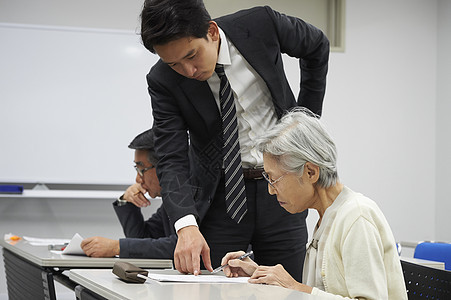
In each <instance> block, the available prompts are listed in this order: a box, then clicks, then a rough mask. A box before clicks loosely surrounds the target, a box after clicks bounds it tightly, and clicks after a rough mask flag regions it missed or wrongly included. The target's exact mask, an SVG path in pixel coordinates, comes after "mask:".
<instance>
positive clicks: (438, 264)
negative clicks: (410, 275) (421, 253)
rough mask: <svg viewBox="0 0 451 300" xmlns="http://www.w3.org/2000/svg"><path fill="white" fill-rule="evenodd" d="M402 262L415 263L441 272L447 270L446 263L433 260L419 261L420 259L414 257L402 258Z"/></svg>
mask: <svg viewBox="0 0 451 300" xmlns="http://www.w3.org/2000/svg"><path fill="white" fill-rule="evenodd" d="M401 260H403V261H406V262H410V263H414V264H417V265H422V266H426V267H429V268H434V269H439V270H445V263H444V262H441V261H433V260H426V259H419V258H413V257H402V256H401Z"/></svg>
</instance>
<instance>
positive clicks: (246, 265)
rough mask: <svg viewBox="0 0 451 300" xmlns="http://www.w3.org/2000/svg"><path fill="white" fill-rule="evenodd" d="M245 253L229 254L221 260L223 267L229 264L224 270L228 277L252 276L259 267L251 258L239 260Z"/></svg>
mask: <svg viewBox="0 0 451 300" xmlns="http://www.w3.org/2000/svg"><path fill="white" fill-rule="evenodd" d="M243 254H244V252H243V251H237V252H229V253H227V254H226V255H225V256H224V257H223V258H222V260H221V266H223V265H225V264H228V266H227V267H225V268H224V274H225V275H226V276H227V277H238V276H252V274H254V271H255V270H256V269H257V267H258V265H257V264H256V263H255V262H254V261H253V260H252V259H250V258H249V257H246V258H245V259H243V260H240V259H238V258H239V257H240V256H241V255H243Z"/></svg>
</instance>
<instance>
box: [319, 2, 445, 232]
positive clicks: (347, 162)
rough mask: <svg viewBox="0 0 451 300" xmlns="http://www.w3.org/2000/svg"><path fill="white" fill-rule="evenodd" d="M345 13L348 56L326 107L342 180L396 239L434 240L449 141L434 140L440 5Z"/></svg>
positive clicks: (371, 7)
mask: <svg viewBox="0 0 451 300" xmlns="http://www.w3.org/2000/svg"><path fill="white" fill-rule="evenodd" d="M346 6H347V10H346V14H347V15H346V46H345V47H346V51H345V53H332V55H331V58H330V71H329V77H328V86H327V95H326V101H325V107H324V120H325V121H326V122H327V124H328V126H329V129H330V130H331V131H332V134H333V136H334V137H335V139H336V141H337V144H338V151H339V161H340V163H339V173H340V174H341V179H342V181H343V182H344V183H345V184H346V185H348V186H350V187H351V188H352V189H354V190H356V191H360V192H362V193H364V194H366V195H367V196H369V197H371V198H372V199H373V200H375V201H376V202H377V203H378V204H379V205H380V207H381V208H382V210H383V212H384V213H385V215H386V217H387V219H388V221H389V223H390V224H391V226H392V229H393V232H394V234H395V238H396V239H397V240H403V241H418V240H427V239H434V237H435V222H434V219H435V217H436V216H435V211H436V201H435V195H436V185H435V182H436V180H435V179H436V166H435V149H436V139H437V138H438V139H444V137H443V136H439V137H437V138H436V134H435V133H436V125H435V120H436V119H435V118H436V97H437V96H436V95H437V93H436V81H437V5H436V2H435V1H424V0H412V1H410V0H409V1H370V0H363V1H362V0H348V1H347V3H346ZM450 13H451V12H449V11H448V16H450V15H451V14H450ZM447 222H449V221H447ZM448 224H449V223H448Z"/></svg>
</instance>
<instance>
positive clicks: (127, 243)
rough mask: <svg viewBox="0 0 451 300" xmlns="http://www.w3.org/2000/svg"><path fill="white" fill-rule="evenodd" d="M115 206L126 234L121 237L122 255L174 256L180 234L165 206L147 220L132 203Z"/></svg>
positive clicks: (163, 257) (146, 256)
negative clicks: (173, 227)
mask: <svg viewBox="0 0 451 300" xmlns="http://www.w3.org/2000/svg"><path fill="white" fill-rule="evenodd" d="M113 207H114V210H115V212H116V215H117V217H118V218H119V221H120V223H121V225H122V228H123V230H124V234H125V236H126V238H125V239H119V245H120V255H119V256H120V257H133V258H159V259H173V257H174V250H175V245H176V244H177V236H176V235H175V233H174V232H172V231H171V228H170V226H169V219H168V217H167V214H166V212H165V211H164V209H163V208H162V207H160V208H158V210H157V211H156V212H155V213H154V214H153V215H152V217H150V218H149V219H148V220H146V221H144V218H143V215H142V213H141V209H140V208H139V207H136V206H135V205H133V204H131V203H127V204H126V205H123V206H117V205H115V204H113Z"/></svg>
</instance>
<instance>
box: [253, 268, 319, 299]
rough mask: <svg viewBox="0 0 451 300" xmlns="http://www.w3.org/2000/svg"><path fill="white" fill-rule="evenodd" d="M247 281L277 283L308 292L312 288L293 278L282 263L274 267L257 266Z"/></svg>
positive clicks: (309, 292) (310, 291)
mask: <svg viewBox="0 0 451 300" xmlns="http://www.w3.org/2000/svg"><path fill="white" fill-rule="evenodd" d="M249 282H250V283H263V284H271V285H278V286H281V287H285V288H288V289H292V290H297V291H301V292H304V293H308V294H311V293H312V288H311V287H310V286H307V285H305V284H302V283H299V282H297V281H296V280H294V278H293V277H291V275H290V274H289V273H288V272H287V271H286V270H285V269H284V267H283V266H282V265H276V266H274V267H265V266H259V267H258V268H257V269H256V270H255V272H254V273H253V274H252V276H251V278H250V279H249Z"/></svg>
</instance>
